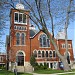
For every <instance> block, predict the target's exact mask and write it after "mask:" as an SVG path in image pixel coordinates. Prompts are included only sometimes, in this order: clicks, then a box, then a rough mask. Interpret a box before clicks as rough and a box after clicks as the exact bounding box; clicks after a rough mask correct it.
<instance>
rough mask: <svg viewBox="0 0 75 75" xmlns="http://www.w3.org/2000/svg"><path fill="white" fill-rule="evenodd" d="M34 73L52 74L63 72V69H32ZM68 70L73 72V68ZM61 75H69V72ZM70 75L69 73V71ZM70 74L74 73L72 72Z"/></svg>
mask: <svg viewBox="0 0 75 75" xmlns="http://www.w3.org/2000/svg"><path fill="white" fill-rule="evenodd" d="M34 72H35V73H38V74H53V73H64V72H65V71H63V70H52V69H47V70H37V71H34ZM69 72H75V70H72V71H69ZM62 75H69V74H62ZM70 75H71V73H70ZM72 75H75V74H74V73H73V74H72Z"/></svg>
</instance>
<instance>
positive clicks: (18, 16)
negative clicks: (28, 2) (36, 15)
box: [9, 3, 30, 66]
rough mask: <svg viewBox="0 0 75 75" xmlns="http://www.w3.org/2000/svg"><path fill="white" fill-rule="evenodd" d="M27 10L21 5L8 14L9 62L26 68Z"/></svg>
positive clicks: (27, 40) (28, 46)
mask: <svg viewBox="0 0 75 75" xmlns="http://www.w3.org/2000/svg"><path fill="white" fill-rule="evenodd" d="M29 12H30V11H29V10H25V9H24V6H23V5H22V4H21V3H18V4H17V5H16V9H11V12H10V50H9V53H10V54H9V55H10V57H9V58H10V62H14V63H16V66H26V65H27V63H28V62H29V61H30V36H29V34H30V33H29Z"/></svg>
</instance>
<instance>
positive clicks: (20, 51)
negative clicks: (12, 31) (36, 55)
mask: <svg viewBox="0 0 75 75" xmlns="http://www.w3.org/2000/svg"><path fill="white" fill-rule="evenodd" d="M19 52H22V53H23V54H24V56H26V54H25V52H24V51H23V50H18V51H17V52H16V56H17V54H18V53H19Z"/></svg>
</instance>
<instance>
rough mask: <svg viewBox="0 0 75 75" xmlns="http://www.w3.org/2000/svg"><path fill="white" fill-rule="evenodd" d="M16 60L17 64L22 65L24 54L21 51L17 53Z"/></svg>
mask: <svg viewBox="0 0 75 75" xmlns="http://www.w3.org/2000/svg"><path fill="white" fill-rule="evenodd" d="M16 61H17V65H18V66H24V54H23V53H22V52H19V53H18V54H17V57H16Z"/></svg>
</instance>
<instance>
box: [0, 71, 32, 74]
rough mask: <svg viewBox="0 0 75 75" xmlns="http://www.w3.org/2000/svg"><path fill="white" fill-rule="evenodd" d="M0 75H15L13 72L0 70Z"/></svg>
mask: <svg viewBox="0 0 75 75" xmlns="http://www.w3.org/2000/svg"><path fill="white" fill-rule="evenodd" d="M0 75H15V74H14V73H13V72H10V71H7V70H0ZM18 75H33V74H29V73H18Z"/></svg>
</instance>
